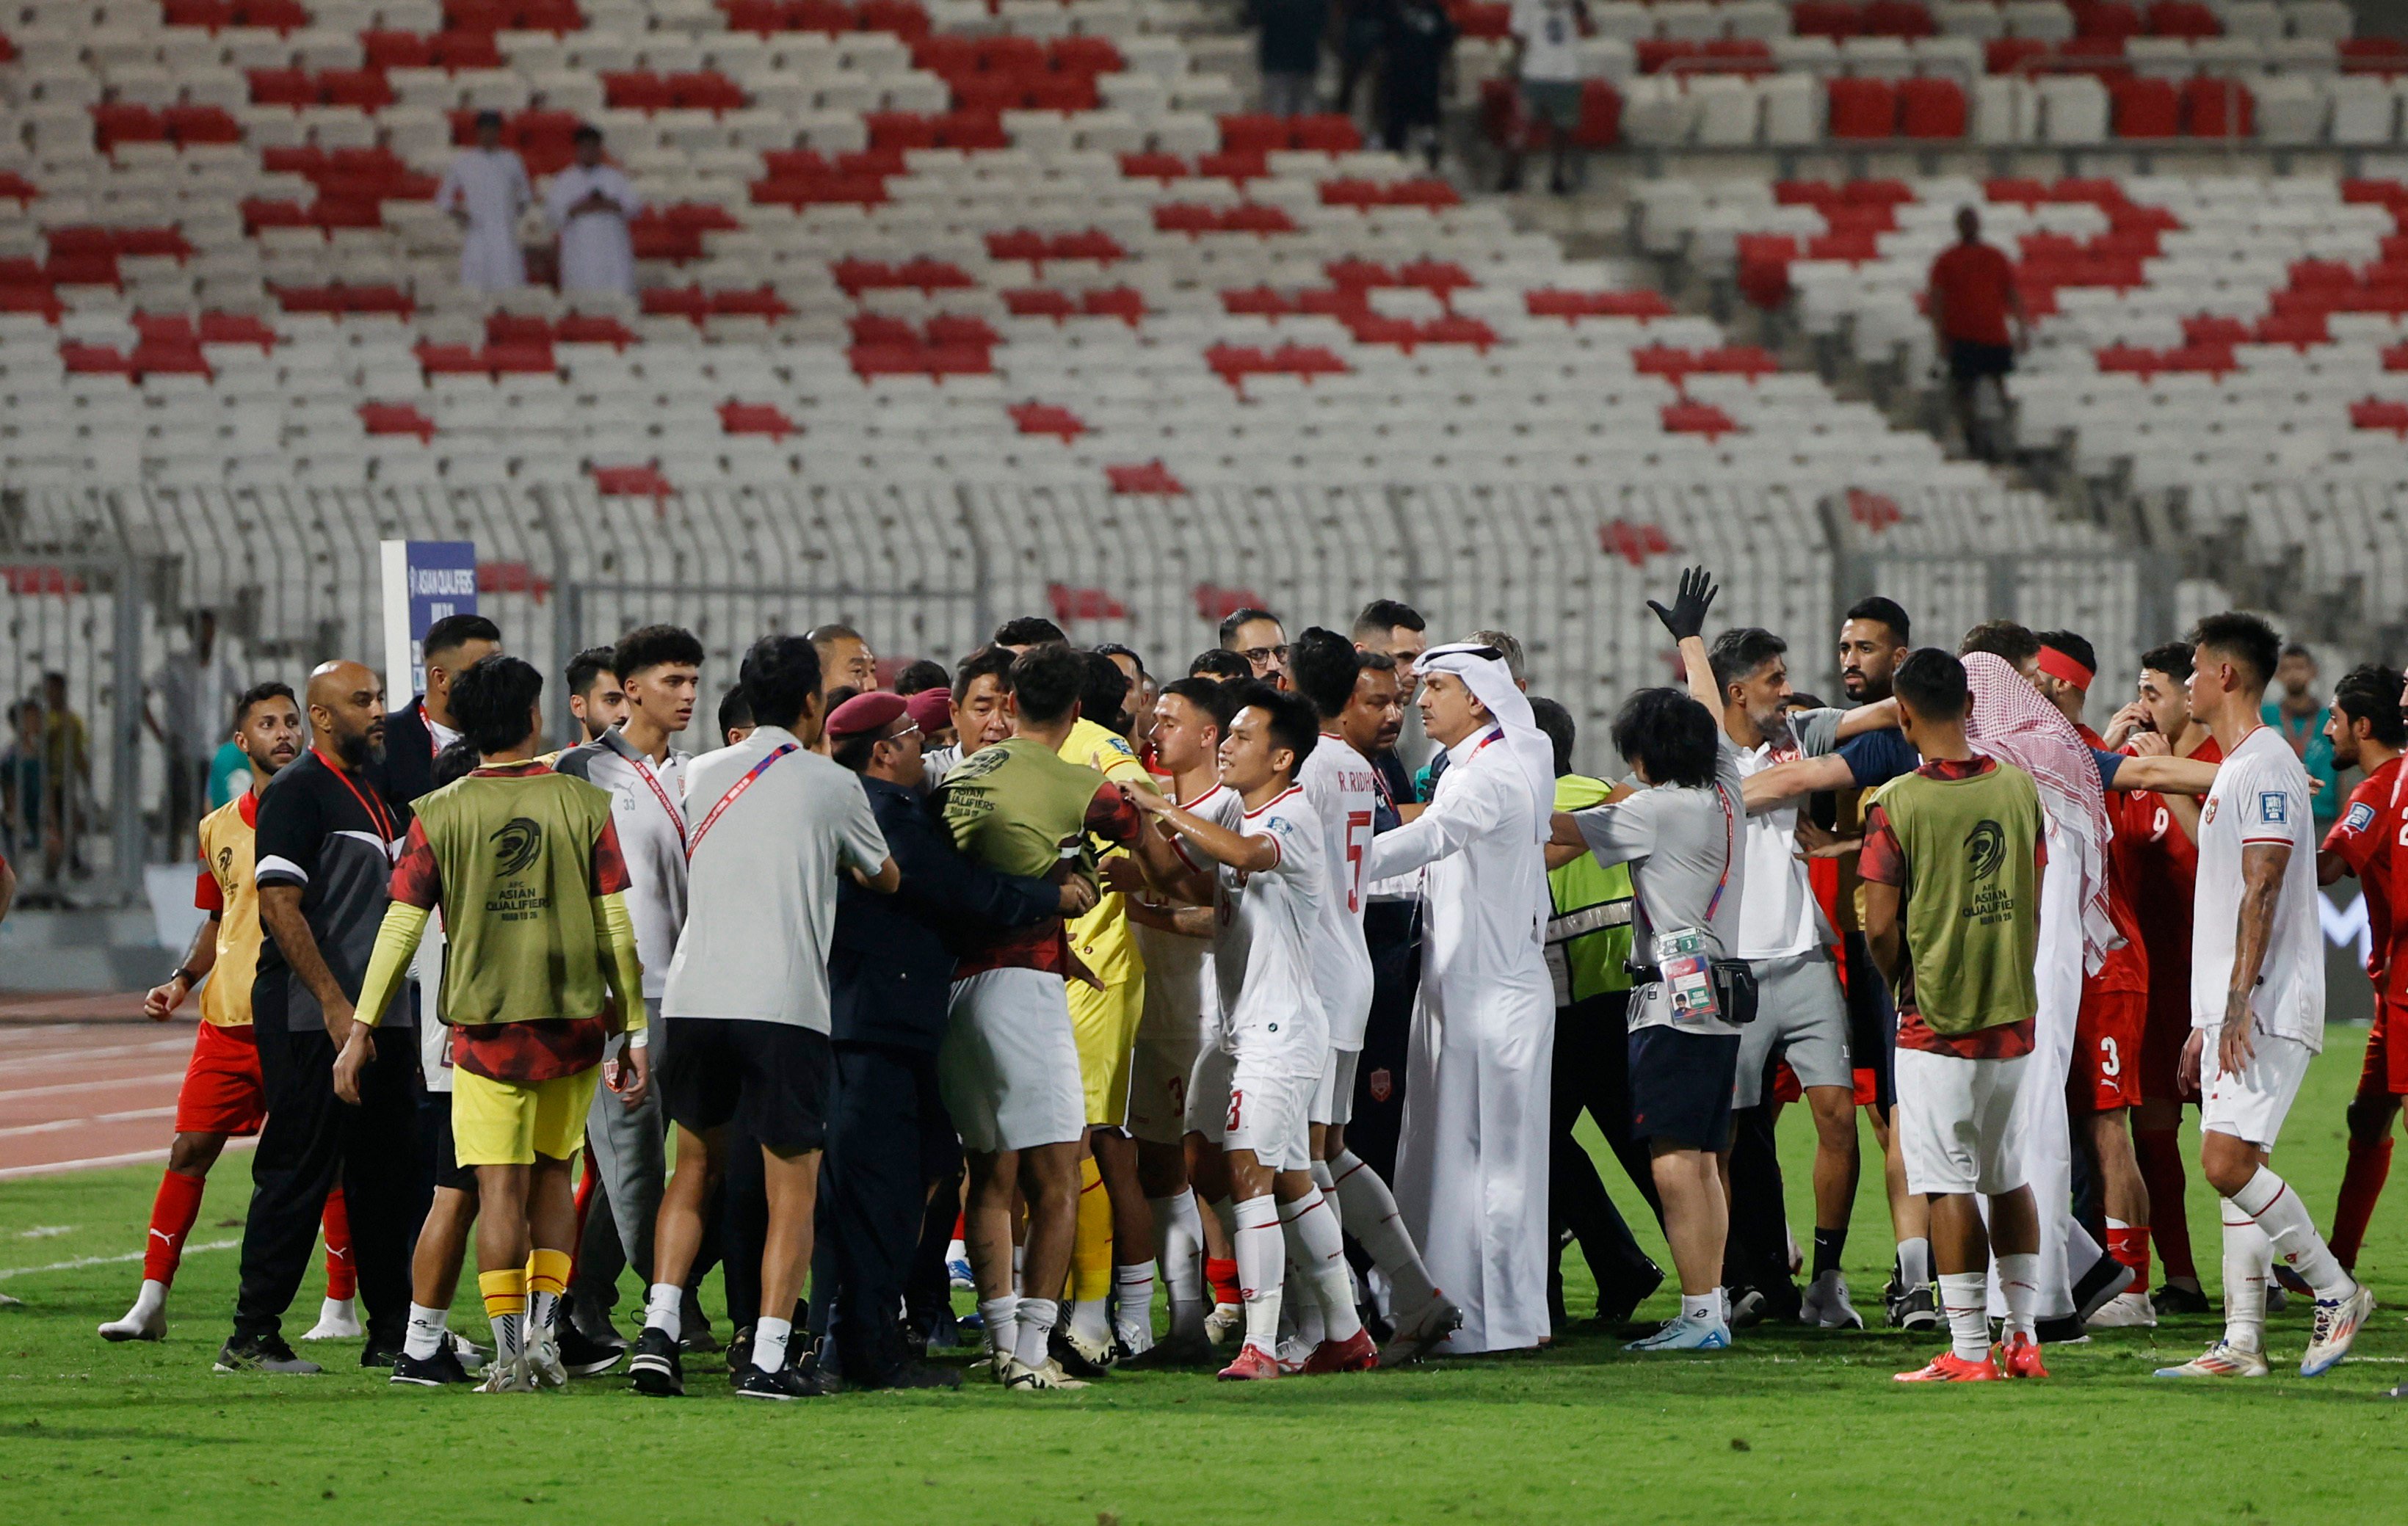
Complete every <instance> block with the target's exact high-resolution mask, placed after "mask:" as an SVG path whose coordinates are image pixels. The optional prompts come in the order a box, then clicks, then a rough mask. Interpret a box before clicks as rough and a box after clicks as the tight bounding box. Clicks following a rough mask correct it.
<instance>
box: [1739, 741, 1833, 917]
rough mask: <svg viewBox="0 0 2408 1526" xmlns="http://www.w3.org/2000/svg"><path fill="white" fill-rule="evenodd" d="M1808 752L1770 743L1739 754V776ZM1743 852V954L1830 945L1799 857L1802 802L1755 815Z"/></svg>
mask: <svg viewBox="0 0 2408 1526" xmlns="http://www.w3.org/2000/svg"><path fill="white" fill-rule="evenodd" d="M1804 756H1805V753H1804V752H1802V751H1801V750H1800V749H1799V747H1798V746H1797V744H1796V743H1794V742H1790V741H1788V740H1786V739H1784V740H1783V741H1782V742H1781V743H1780V744H1778V745H1776V744H1774V743H1771V742H1767V743H1765V744H1763V745H1762V746H1760V747H1756V748H1752V749H1749V750H1747V751H1745V752H1742V753H1741V754H1740V755H1739V772H1740V777H1742V778H1745V777H1747V776H1749V775H1751V774H1758V773H1762V772H1763V771H1764V770H1765V769H1768V768H1770V767H1771V766H1772V765H1773V764H1774V763H1785V762H1787V761H1788V760H1790V759H1792V758H1801V757H1804ZM1742 851H1743V852H1744V853H1745V855H1746V857H1747V898H1746V899H1745V900H1743V901H1742V902H1741V903H1740V907H1739V957H1740V958H1742V959H1748V960H1760V959H1793V958H1796V957H1797V956H1798V955H1799V954H1805V953H1812V952H1813V950H1814V949H1816V948H1823V947H1825V946H1826V945H1828V943H1829V942H1830V941H1831V940H1830V937H1829V935H1828V934H1826V933H1825V932H1824V930H1823V908H1822V907H1821V906H1818V905H1817V904H1816V903H1815V900H1814V886H1813V881H1812V880H1811V879H1809V878H1808V877H1807V870H1806V861H1805V860H1803V859H1801V858H1799V856H1798V805H1797V802H1795V801H1792V802H1791V803H1790V804H1788V805H1786V806H1780V807H1779V808H1777V809H1774V810H1769V811H1765V812H1762V813H1760V814H1757V815H1753V816H1750V817H1749V818H1748V819H1747V835H1746V837H1745V838H1744V839H1743V848H1742Z"/></svg>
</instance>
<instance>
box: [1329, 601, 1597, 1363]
mask: <svg viewBox="0 0 2408 1526" xmlns="http://www.w3.org/2000/svg"><path fill="white" fill-rule="evenodd" d="M1418 671H1419V673H1420V676H1421V677H1423V678H1424V679H1425V680H1426V681H1425V684H1424V688H1423V692H1422V697H1421V702H1420V704H1421V713H1422V721H1423V724H1424V725H1425V726H1426V729H1427V730H1428V732H1429V734H1430V736H1431V737H1432V738H1433V739H1435V740H1436V741H1438V742H1439V743H1440V744H1441V745H1442V746H1444V747H1445V748H1446V749H1447V751H1448V765H1447V768H1446V770H1445V771H1444V773H1442V774H1441V776H1440V777H1439V782H1438V787H1437V790H1436V792H1434V793H1433V795H1432V796H1431V799H1430V804H1429V807H1428V809H1426V810H1425V811H1424V812H1423V813H1422V814H1421V815H1420V816H1419V817H1418V818H1416V819H1415V820H1412V821H1411V822H1409V823H1407V824H1406V825H1404V826H1402V827H1399V828H1398V829H1397V830H1396V831H1394V832H1390V833H1387V834H1384V835H1383V836H1381V837H1379V838H1377V839H1375V840H1374V841H1373V843H1372V846H1371V863H1370V877H1371V878H1372V879H1375V880H1378V879H1385V878H1388V877H1392V876H1396V875H1402V874H1410V873H1412V872H1413V871H1415V870H1419V871H1421V874H1422V898H1423V905H1424V906H1425V908H1426V915H1425V921H1424V926H1425V932H1424V934H1423V946H1422V979H1421V991H1420V993H1419V994H1418V995H1417V996H1416V997H1415V998H1414V1003H1413V1025H1412V1053H1411V1058H1410V1060H1409V1061H1408V1064H1407V1072H1406V1074H1407V1077H1408V1079H1407V1083H1406V1088H1405V1117H1404V1126H1403V1130H1402V1134H1401V1138H1400V1140H1399V1143H1398V1149H1397V1180H1396V1195H1397V1203H1398V1207H1399V1208H1400V1209H1401V1210H1402V1212H1403V1215H1404V1219H1405V1226H1406V1228H1407V1229H1408V1230H1410V1231H1411V1232H1412V1236H1413V1239H1414V1242H1415V1243H1416V1244H1418V1245H1420V1246H1421V1248H1422V1252H1423V1258H1424V1260H1425V1262H1426V1263H1427V1265H1428V1267H1429V1274H1430V1280H1431V1281H1432V1282H1434V1283H1436V1284H1437V1285H1438V1286H1439V1287H1440V1288H1441V1289H1443V1290H1444V1291H1445V1292H1446V1295H1447V1297H1449V1298H1450V1299H1452V1300H1454V1302H1455V1304H1456V1305H1460V1306H1461V1308H1462V1310H1463V1316H1464V1319H1463V1326H1462V1328H1461V1329H1460V1330H1458V1331H1456V1332H1455V1334H1454V1335H1453V1336H1452V1337H1451V1338H1450V1339H1449V1340H1447V1341H1446V1342H1445V1343H1443V1344H1442V1345H1441V1347H1440V1349H1441V1350H1443V1351H1446V1352H1449V1353H1452V1354H1455V1355H1465V1354H1469V1353H1471V1352H1477V1351H1510V1350H1517V1349H1522V1348H1528V1347H1534V1346H1537V1345H1539V1344H1540V1343H1541V1342H1542V1341H1544V1340H1546V1339H1547V1335H1548V1320H1547V1149H1548V1102H1547V1098H1548V1095H1549V1092H1548V1085H1549V1071H1550V1068H1551V1063H1552V1058H1553V1055H1554V1051H1555V992H1554V987H1553V985H1552V984H1551V983H1550V982H1549V980H1548V977H1547V963H1546V954H1545V948H1544V945H1543V943H1542V941H1541V939H1542V937H1543V934H1544V932H1545V928H1546V923H1547V918H1548V915H1549V908H1550V903H1549V901H1548V898H1547V877H1546V861H1545V858H1544V856H1543V853H1542V850H1541V846H1540V845H1541V843H1542V842H1543V841H1544V840H1545V838H1546V837H1547V835H1548V832H1549V825H1550V813H1551V812H1552V810H1553V808H1554V803H1555V751H1554V749H1553V747H1552V745H1551V744H1550V743H1549V742H1548V741H1547V739H1546V736H1545V734H1543V733H1541V731H1540V730H1539V729H1538V726H1537V723H1536V722H1535V721H1534V720H1532V718H1531V714H1530V702H1529V700H1528V699H1527V697H1525V696H1524V695H1523V693H1522V692H1521V691H1520V690H1519V689H1518V688H1516V687H1515V686H1514V684H1513V680H1512V674H1511V672H1510V671H1509V670H1508V669H1507V667H1506V665H1505V663H1504V662H1503V661H1502V660H1501V659H1500V658H1499V657H1498V654H1497V652H1496V650H1495V649H1493V648H1486V647H1475V646H1468V645H1467V646H1455V647H1437V648H1433V649H1430V650H1429V651H1428V652H1427V653H1426V654H1425V655H1424V657H1423V660H1422V663H1421V664H1420V667H1419V670H1418Z"/></svg>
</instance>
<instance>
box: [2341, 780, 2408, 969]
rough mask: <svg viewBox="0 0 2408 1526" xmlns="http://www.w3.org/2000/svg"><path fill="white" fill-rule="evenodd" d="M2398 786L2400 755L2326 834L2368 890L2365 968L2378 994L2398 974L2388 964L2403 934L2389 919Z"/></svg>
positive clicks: (2362, 785) (2363, 786) (2363, 787)
mask: <svg viewBox="0 0 2408 1526" xmlns="http://www.w3.org/2000/svg"><path fill="white" fill-rule="evenodd" d="M2399 786H2400V760H2399V759H2397V758H2394V759H2392V760H2391V761H2390V762H2389V763H2385V764H2384V765H2383V766H2382V767H2380V768H2378V769H2376V770H2375V771H2374V772H2373V773H2372V774H2369V775H2367V776H2366V777H2365V778H2364V779H2363V780H2361V781H2360V782H2359V784H2358V788H2357V789H2355V790H2352V791H2351V792H2349V803H2348V804H2347V805H2345V806H2343V807H2342V813H2341V820H2337V821H2335V822H2334V823H2333V824H2332V830H2331V831H2330V832H2328V833H2326V834H2325V841H2324V847H2325V851H2327V852H2329V853H2338V854H2340V855H2341V857H2342V862H2343V863H2346V864H2348V865H2349V872H2350V873H2351V874H2353V875H2356V876H2357V877H2358V888H2359V889H2360V890H2362V891H2365V892H2366V926H2367V931H2368V932H2369V933H2370V934H2372V936H2371V937H2370V938H2369V940H2368V948H2367V955H2366V973H2367V976H2368V977H2370V978H2371V979H2372V980H2373V982H2374V989H2375V991H2376V993H2377V994H2380V995H2387V994H2388V993H2389V992H2390V991H2391V982H2392V980H2393V979H2395V978H2396V977H2395V976H2394V975H2393V974H2391V972H2390V966H2391V965H2392V963H2393V961H2392V958H2391V954H2392V942H2393V940H2394V939H2395V938H2396V937H2398V935H2399V930H2398V929H2396V928H2395V927H2393V925H2392V918H2391V907H2392V905H2393V891H2394V890H2395V889H2396V888H2397V887H2396V885H2395V882H2394V877H2396V876H2397V875H2399V874H2400V872H2401V869H2400V865H2399V864H2398V863H2396V862H2395V861H2396V860H2398V859H2399V858H2400V857H2401V854H2400V853H2398V852H2397V851H2395V848H2396V846H2397V843H2398V840H2399V836H2400V800H2399V794H2400V789H2399Z"/></svg>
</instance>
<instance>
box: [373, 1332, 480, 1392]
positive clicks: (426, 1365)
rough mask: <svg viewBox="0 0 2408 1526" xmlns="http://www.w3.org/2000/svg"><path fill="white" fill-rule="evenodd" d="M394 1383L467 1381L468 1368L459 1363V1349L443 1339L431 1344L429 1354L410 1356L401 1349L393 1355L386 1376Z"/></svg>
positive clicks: (429, 1385)
mask: <svg viewBox="0 0 2408 1526" xmlns="http://www.w3.org/2000/svg"><path fill="white" fill-rule="evenodd" d="M386 1381H387V1382H389V1383H392V1384H394V1386H396V1387H403V1388H418V1389H439V1388H444V1387H447V1386H449V1385H451V1384H453V1383H466V1382H467V1381H468V1369H467V1368H466V1367H464V1366H462V1365H461V1364H460V1353H459V1352H457V1351H454V1350H453V1349H452V1343H451V1342H450V1341H445V1342H444V1343H443V1344H442V1345H440V1346H438V1347H437V1348H435V1354H434V1355H433V1356H431V1357H414V1356H411V1355H410V1354H409V1352H407V1351H404V1352H402V1353H401V1354H400V1355H399V1356H396V1357H394V1359H393V1376H391V1377H389V1378H387V1379H386Z"/></svg>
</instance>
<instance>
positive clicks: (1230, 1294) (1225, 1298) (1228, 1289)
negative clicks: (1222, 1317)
mask: <svg viewBox="0 0 2408 1526" xmlns="http://www.w3.org/2000/svg"><path fill="white" fill-rule="evenodd" d="M1204 1280H1205V1281H1207V1282H1209V1283H1211V1285H1212V1302H1214V1303H1216V1304H1235V1303H1238V1302H1240V1298H1239V1294H1238V1259H1237V1258H1236V1257H1235V1256H1232V1257H1230V1258H1229V1259H1228V1260H1226V1261H1223V1260H1222V1259H1221V1258H1219V1257H1217V1256H1207V1257H1205V1258H1204Z"/></svg>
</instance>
